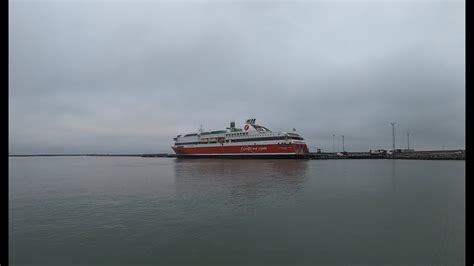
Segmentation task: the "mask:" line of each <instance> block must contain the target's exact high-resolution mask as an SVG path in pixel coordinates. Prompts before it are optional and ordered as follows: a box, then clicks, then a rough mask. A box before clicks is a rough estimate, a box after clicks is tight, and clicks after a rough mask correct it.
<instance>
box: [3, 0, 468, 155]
mask: <svg viewBox="0 0 474 266" xmlns="http://www.w3.org/2000/svg"><path fill="white" fill-rule="evenodd" d="M250 117H254V118H256V119H257V123H259V124H262V125H264V126H266V127H268V128H270V129H272V130H274V131H279V130H282V131H288V130H291V129H292V128H293V127H295V128H296V129H297V130H298V132H299V133H300V134H301V135H302V136H303V137H304V138H305V139H306V141H307V143H308V145H309V146H310V149H311V150H313V151H315V149H316V148H321V149H323V150H326V151H332V135H333V134H336V136H337V139H336V149H338V150H341V149H342V144H341V137H340V135H344V136H345V147H346V150H349V151H367V150H369V149H375V148H391V145H392V128H391V125H390V122H392V121H393V122H396V125H395V133H396V146H397V147H400V148H405V147H406V146H407V138H406V133H407V132H410V146H412V147H414V148H415V149H441V148H443V147H444V148H445V149H451V148H456V149H457V148H464V145H465V4H464V2H463V1H437V2H434V1H418V2H415V1H403V2H392V1H384V2H368V1H351V2H340V1H339V2H334V1H327V2H308V1H306V2H298V3H292V2H269V1H267V2H251V1H241V2H238V1H234V2H231V3H230V2H229V3H223V2H216V1H214V2H209V1H207V2H199V1H194V2H178V3H170V2H158V1H122V2H118V1H91V0H88V1H18V0H16V1H10V14H9V144H10V153H11V154H23V153H160V152H172V150H171V148H170V146H171V145H172V144H173V139H172V138H173V137H174V136H176V135H178V134H183V133H190V132H193V131H195V130H196V129H197V128H199V125H200V124H202V125H203V127H204V129H213V130H217V129H224V128H225V127H227V126H228V124H229V122H230V121H231V120H234V121H236V124H237V125H242V123H243V122H244V120H245V119H247V118H250Z"/></svg>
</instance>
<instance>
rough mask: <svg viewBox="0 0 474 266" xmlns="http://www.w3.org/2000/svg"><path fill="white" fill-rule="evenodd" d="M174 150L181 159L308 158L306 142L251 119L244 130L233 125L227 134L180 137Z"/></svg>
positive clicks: (221, 132)
mask: <svg viewBox="0 0 474 266" xmlns="http://www.w3.org/2000/svg"><path fill="white" fill-rule="evenodd" d="M174 141H175V143H174V146H172V147H171V148H172V149H173V150H174V152H175V153H176V155H177V157H194V158H196V157H239V158H243V157H246V158H250V157H254V158H255V157H258V158H306V157H307V155H308V154H309V151H308V147H307V146H306V143H305V141H304V139H303V138H302V137H301V136H300V135H299V134H297V133H296V129H294V128H293V132H272V131H271V130H269V129H268V128H266V127H264V126H261V125H258V124H256V123H255V118H253V119H247V120H246V122H245V124H244V125H243V127H242V128H236V127H235V122H230V127H228V128H227V129H226V130H216V131H206V132H205V131H203V130H202V129H200V130H199V131H198V132H196V133H190V134H186V135H178V136H176V137H175V138H174Z"/></svg>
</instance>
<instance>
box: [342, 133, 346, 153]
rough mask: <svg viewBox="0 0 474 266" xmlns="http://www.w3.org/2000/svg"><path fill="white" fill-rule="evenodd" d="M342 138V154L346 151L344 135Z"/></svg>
mask: <svg viewBox="0 0 474 266" xmlns="http://www.w3.org/2000/svg"><path fill="white" fill-rule="evenodd" d="M341 136H342V152H345V149H344V135H341Z"/></svg>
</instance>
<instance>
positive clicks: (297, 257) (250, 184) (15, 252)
mask: <svg viewBox="0 0 474 266" xmlns="http://www.w3.org/2000/svg"><path fill="white" fill-rule="evenodd" d="M9 167H10V170H9V171H10V175H9V183H10V188H9V191H10V196H9V199H10V202H9V232H10V236H9V244H10V262H11V264H12V265H20V264H47V265H52V264H61V265H64V264H72V263H75V264H87V265H91V264H100V265H103V264H109V265H120V264H134V265H135V264H153V265H235V264H245V265H248V264H255V265H262V264H269V265H281V264H289V265H303V264H304V265H314V264H344V265H354V264H361V265H367V264H372V265H381V264H393V265H407V264H417V265H420V264H421V265H433V264H442V265H446V264H449V265H453V264H459V265H463V264H464V254H465V251H464V248H465V236H464V235H465V214H464V211H465V203H464V197H465V193H464V192H465V182H464V180H465V162H464V161H416V160H223V159H216V160H211V159H206V160H182V159H175V158H132V157H130V158H125V157H32V158H10V160H9Z"/></svg>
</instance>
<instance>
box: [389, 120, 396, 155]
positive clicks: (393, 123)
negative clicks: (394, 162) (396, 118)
mask: <svg viewBox="0 0 474 266" xmlns="http://www.w3.org/2000/svg"><path fill="white" fill-rule="evenodd" d="M390 124H391V125H392V151H393V152H395V122H392V123H390Z"/></svg>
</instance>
